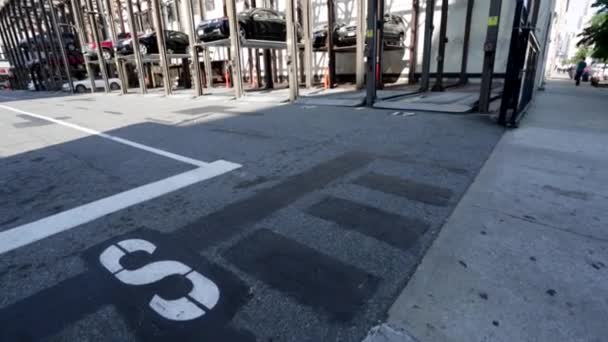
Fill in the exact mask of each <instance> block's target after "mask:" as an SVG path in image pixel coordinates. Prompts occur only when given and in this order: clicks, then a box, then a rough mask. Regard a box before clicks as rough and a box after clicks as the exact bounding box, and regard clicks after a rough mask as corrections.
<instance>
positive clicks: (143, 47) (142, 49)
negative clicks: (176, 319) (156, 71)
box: [139, 43, 148, 56]
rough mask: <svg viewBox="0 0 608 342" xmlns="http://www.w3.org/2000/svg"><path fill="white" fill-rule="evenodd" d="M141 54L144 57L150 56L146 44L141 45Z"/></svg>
mask: <svg viewBox="0 0 608 342" xmlns="http://www.w3.org/2000/svg"><path fill="white" fill-rule="evenodd" d="M139 53H140V54H141V55H142V56H145V55H147V54H148V47H147V46H146V44H142V43H139Z"/></svg>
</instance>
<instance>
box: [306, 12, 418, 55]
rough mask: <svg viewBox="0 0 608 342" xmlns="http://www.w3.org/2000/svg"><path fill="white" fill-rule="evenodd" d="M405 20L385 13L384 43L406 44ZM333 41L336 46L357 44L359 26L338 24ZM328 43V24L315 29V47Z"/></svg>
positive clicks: (323, 46) (321, 47)
mask: <svg viewBox="0 0 608 342" xmlns="http://www.w3.org/2000/svg"><path fill="white" fill-rule="evenodd" d="M405 31H406V28H405V22H404V21H403V18H401V17H400V16H398V15H393V14H385V15H384V37H383V40H384V45H385V46H395V47H404V45H405ZM333 42H334V44H335V45H336V46H339V47H347V46H354V45H356V44H357V26H356V25H346V24H344V23H340V24H337V25H336V26H335V28H334V30H333ZM326 44H327V25H325V26H324V27H319V28H317V29H315V31H314V33H313V43H312V46H313V48H314V49H323V48H325V46H326Z"/></svg>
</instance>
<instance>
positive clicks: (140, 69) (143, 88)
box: [72, 0, 148, 94]
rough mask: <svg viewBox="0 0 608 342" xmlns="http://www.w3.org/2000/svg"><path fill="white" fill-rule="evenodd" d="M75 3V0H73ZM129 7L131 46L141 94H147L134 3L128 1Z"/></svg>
mask: <svg viewBox="0 0 608 342" xmlns="http://www.w3.org/2000/svg"><path fill="white" fill-rule="evenodd" d="M72 1H73V0H72ZM126 5H127V21H128V22H129V27H130V28H131V44H133V56H134V57H135V66H136V67H137V78H138V80H139V92H140V93H141V94H146V93H147V92H148V89H147V88H146V74H145V72H146V71H145V70H144V63H143V61H142V58H141V51H140V50H139V37H138V34H137V26H136V24H135V14H134V13H133V1H132V0H126Z"/></svg>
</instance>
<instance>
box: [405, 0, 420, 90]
mask: <svg viewBox="0 0 608 342" xmlns="http://www.w3.org/2000/svg"><path fill="white" fill-rule="evenodd" d="M419 20H420V0H413V1H412V19H411V22H410V23H411V24H410V32H411V33H410V34H411V38H410V61H409V70H408V71H409V72H408V76H407V83H408V84H414V83H416V64H418V23H419Z"/></svg>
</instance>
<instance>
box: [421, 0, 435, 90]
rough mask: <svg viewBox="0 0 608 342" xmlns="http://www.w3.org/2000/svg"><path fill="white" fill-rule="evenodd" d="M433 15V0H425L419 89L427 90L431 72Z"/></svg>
mask: <svg viewBox="0 0 608 342" xmlns="http://www.w3.org/2000/svg"><path fill="white" fill-rule="evenodd" d="M434 16H435V0H426V10H425V15H424V46H423V48H422V49H423V51H422V75H421V77H420V91H427V90H429V79H430V74H431V52H432V51H431V50H432V48H433V17H434Z"/></svg>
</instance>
